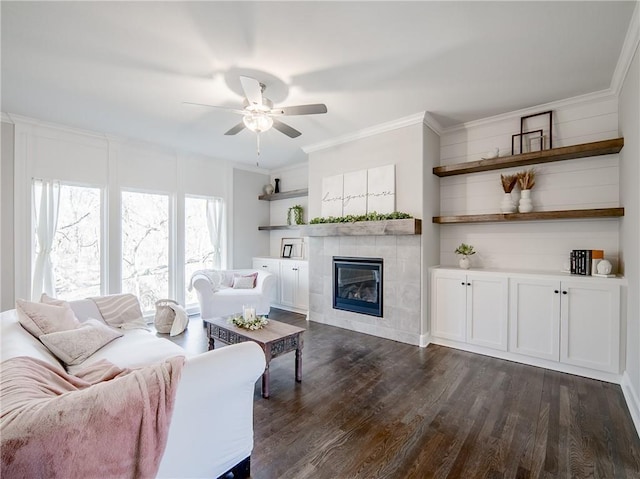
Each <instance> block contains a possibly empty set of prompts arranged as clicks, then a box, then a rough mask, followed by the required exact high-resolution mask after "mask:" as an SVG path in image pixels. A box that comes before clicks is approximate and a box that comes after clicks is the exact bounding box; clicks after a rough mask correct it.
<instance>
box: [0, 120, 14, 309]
mask: <svg viewBox="0 0 640 479" xmlns="http://www.w3.org/2000/svg"><path fill="white" fill-rule="evenodd" d="M1 125H2V138H1V140H0V141H1V151H0V311H6V310H7V309H11V308H13V305H14V304H15V303H14V285H13V275H14V266H13V254H12V253H13V125H12V124H11V123H5V122H2V124H1Z"/></svg>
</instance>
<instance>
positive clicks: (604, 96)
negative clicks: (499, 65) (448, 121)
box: [442, 88, 617, 133]
mask: <svg viewBox="0 0 640 479" xmlns="http://www.w3.org/2000/svg"><path fill="white" fill-rule="evenodd" d="M616 97H617V95H616V94H615V93H613V92H612V91H611V89H609V88H608V89H606V90H600V91H597V92H593V93H587V94H584V95H578V96H574V97H571V98H565V99H563V100H556V101H551V102H549V103H543V104H541V105H535V106H530V107H527V108H523V109H521V110H516V111H510V112H507V113H501V114H499V115H495V116H490V117H487V118H482V119H480V120H473V121H469V122H466V123H461V124H460V125H454V126H450V127H448V128H445V129H443V131H442V133H453V132H456V131H459V130H466V129H468V128H475V127H479V126H483V125H487V124H490V123H494V122H496V121H502V120H510V119H514V118H518V119H519V118H520V117H523V116H526V115H531V114H534V113H536V112H539V111H540V110H556V109H559V108H565V107H568V106H573V105H577V104H583V105H584V104H585V103H596V102H600V101H604V100H609V99H615V98H616Z"/></svg>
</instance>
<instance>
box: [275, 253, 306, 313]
mask: <svg viewBox="0 0 640 479" xmlns="http://www.w3.org/2000/svg"><path fill="white" fill-rule="evenodd" d="M280 304H282V305H284V306H289V307H293V308H297V309H304V310H308V309H309V266H308V263H307V262H306V261H282V262H281V263H280Z"/></svg>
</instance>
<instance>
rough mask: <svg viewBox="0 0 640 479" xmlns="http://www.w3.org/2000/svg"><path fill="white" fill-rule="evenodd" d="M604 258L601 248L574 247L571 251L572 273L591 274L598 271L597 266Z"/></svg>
mask: <svg viewBox="0 0 640 479" xmlns="http://www.w3.org/2000/svg"><path fill="white" fill-rule="evenodd" d="M603 259H604V251H603V250H601V249H574V250H572V251H571V255H570V260H571V263H570V264H571V271H570V272H571V274H581V275H583V276H591V275H592V274H594V273H596V272H597V269H596V268H597V266H598V263H599V262H600V261H602V260H603Z"/></svg>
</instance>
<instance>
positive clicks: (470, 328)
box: [431, 270, 508, 351]
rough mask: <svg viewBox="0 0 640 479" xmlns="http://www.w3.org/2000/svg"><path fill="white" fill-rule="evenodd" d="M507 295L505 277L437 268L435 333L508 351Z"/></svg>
mask: <svg viewBox="0 0 640 479" xmlns="http://www.w3.org/2000/svg"><path fill="white" fill-rule="evenodd" d="M507 295H508V281H507V278H506V277H504V276H499V275H497V276H492V275H486V274H483V275H477V274H473V273H467V272H465V271H463V270H436V271H435V272H434V274H433V276H432V296H431V297H432V300H433V305H432V316H431V317H432V323H431V327H432V331H431V334H432V336H435V337H439V338H444V339H450V340H454V341H461V342H465V343H469V344H476V345H479V346H484V347H487V348H494V349H499V350H503V351H506V349H507V330H508V329H507V323H508V321H507V305H508V302H507Z"/></svg>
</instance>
